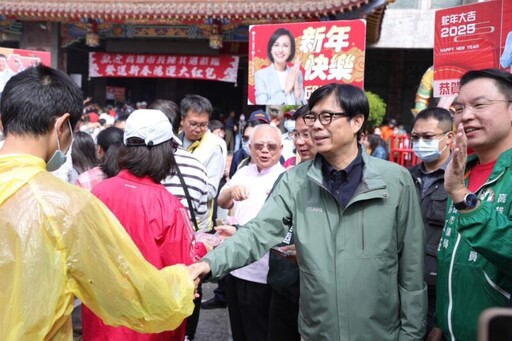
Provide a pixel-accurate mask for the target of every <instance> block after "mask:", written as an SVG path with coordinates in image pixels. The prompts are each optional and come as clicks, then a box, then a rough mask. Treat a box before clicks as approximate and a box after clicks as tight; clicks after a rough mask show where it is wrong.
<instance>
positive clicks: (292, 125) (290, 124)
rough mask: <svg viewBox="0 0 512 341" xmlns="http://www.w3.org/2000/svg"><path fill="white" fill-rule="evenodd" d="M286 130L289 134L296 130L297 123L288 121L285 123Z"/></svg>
mask: <svg viewBox="0 0 512 341" xmlns="http://www.w3.org/2000/svg"><path fill="white" fill-rule="evenodd" d="M283 126H284V129H286V131H287V132H288V133H289V132H291V131H293V129H295V121H293V120H286V121H284V122H283Z"/></svg>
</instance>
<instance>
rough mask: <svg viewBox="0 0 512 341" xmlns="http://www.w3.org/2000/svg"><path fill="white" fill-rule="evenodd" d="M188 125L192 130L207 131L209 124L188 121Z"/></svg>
mask: <svg viewBox="0 0 512 341" xmlns="http://www.w3.org/2000/svg"><path fill="white" fill-rule="evenodd" d="M187 124H188V125H189V126H190V128H192V129H195V128H201V129H206V128H208V122H195V121H187Z"/></svg>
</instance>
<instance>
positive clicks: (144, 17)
mask: <svg viewBox="0 0 512 341" xmlns="http://www.w3.org/2000/svg"><path fill="white" fill-rule="evenodd" d="M369 1H370V0H288V1H276V0H259V1H258V0H231V1H229V0H202V1H201V0H174V1H168V0H156V1H147V0H138V1H127V0H109V1H106V0H81V1H67V0H53V1H52V0H50V1H48V0H1V1H0V14H1V15H3V16H4V17H6V18H7V19H17V20H44V21H58V22H73V21H87V20H96V21H98V22H123V23H141V22H142V21H144V22H146V23H148V24H156V23H169V22H170V21H181V22H188V21H190V22H194V21H198V20H205V19H229V20H231V21H239V22H247V21H250V20H258V19H266V20H269V19H270V20H271V19H294V18H295V19H299V18H304V19H306V20H307V19H308V18H318V17H322V16H327V15H336V14H339V13H344V12H346V11H351V10H354V9H357V8H359V7H360V6H362V5H365V4H367V3H368V2H369Z"/></svg>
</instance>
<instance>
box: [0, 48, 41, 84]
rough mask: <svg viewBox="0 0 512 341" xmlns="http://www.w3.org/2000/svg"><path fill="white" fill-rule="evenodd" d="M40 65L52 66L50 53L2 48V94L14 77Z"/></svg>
mask: <svg viewBox="0 0 512 341" xmlns="http://www.w3.org/2000/svg"><path fill="white" fill-rule="evenodd" d="M39 63H43V64H44V65H47V66H51V55H50V52H41V51H31V50H20V49H9V48H3V47H0V93H1V92H3V91H4V87H5V83H7V81H8V80H9V79H10V78H11V77H12V76H14V75H15V74H17V73H18V72H20V71H23V70H25V69H27V68H29V67H31V66H34V65H36V64H39Z"/></svg>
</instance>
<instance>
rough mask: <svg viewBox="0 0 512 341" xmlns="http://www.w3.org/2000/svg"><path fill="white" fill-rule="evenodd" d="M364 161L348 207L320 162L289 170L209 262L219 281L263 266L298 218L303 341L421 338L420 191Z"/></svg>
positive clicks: (388, 168) (393, 170)
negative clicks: (260, 262) (237, 271)
mask: <svg viewBox="0 0 512 341" xmlns="http://www.w3.org/2000/svg"><path fill="white" fill-rule="evenodd" d="M363 161H364V168H363V179H362V182H361V183H360V185H359V187H358V188H357V190H356V192H355V194H354V196H353V198H352V199H351V200H350V202H349V203H348V204H347V206H346V207H342V206H340V205H339V204H338V202H337V201H336V199H335V197H334V196H333V195H332V194H331V193H330V192H329V191H328V190H327V188H325V186H324V185H323V179H322V156H321V155H318V156H317V158H316V159H315V160H314V162H313V161H308V162H303V163H301V164H299V165H297V166H295V167H294V168H292V169H290V170H288V171H287V172H285V173H283V175H282V177H281V179H280V180H278V181H277V182H276V185H275V187H274V190H273V192H272V194H271V195H270V196H269V198H268V199H267V201H266V203H265V205H264V206H263V208H262V209H261V210H260V213H259V214H258V216H257V217H256V218H255V219H253V220H252V221H250V222H249V223H247V224H246V225H245V226H244V227H242V228H240V229H239V230H238V231H237V233H236V234H235V235H234V236H233V237H231V238H230V239H228V240H227V241H226V242H224V243H223V245H221V246H220V247H218V248H217V249H215V250H214V251H213V252H211V253H209V254H208V255H207V256H206V257H205V258H203V260H205V261H206V262H207V263H208V264H209V265H210V268H211V270H212V276H213V278H214V279H216V278H219V277H221V276H223V275H224V274H226V273H227V272H228V271H229V270H230V269H231V268H237V267H241V266H243V265H245V264H247V263H249V262H252V261H254V260H256V259H259V257H261V256H262V255H263V254H264V253H265V252H266V251H268V249H269V248H270V247H272V246H274V245H276V244H278V243H279V242H281V241H282V240H283V238H284V236H285V235H286V233H287V231H288V224H285V223H286V222H288V219H291V221H292V224H293V226H294V228H295V231H294V232H295V245H296V248H297V258H298V264H299V268H300V313H299V332H300V333H301V335H302V337H303V338H304V339H305V340H307V341H321V340H326V341H327V340H328V341H336V340H364V341H368V340H380V341H386V340H422V338H423V335H424V333H425V326H426V310H427V307H426V285H425V283H424V281H423V267H424V254H425V230H424V228H423V222H422V217H421V212H420V207H419V204H418V199H417V195H416V189H415V187H414V183H413V181H412V178H411V176H410V174H409V172H408V171H407V170H406V169H405V168H402V167H401V166H398V165H397V164H394V163H391V162H388V161H384V160H379V159H376V158H373V157H370V156H368V155H367V154H366V153H364V152H363ZM283 217H284V218H283Z"/></svg>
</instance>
